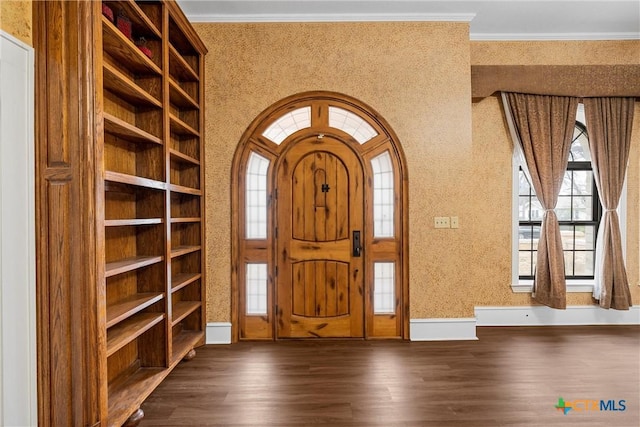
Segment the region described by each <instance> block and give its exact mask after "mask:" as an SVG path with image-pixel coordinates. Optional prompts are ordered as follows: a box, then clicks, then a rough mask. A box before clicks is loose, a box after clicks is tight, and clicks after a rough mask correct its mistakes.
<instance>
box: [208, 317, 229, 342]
mask: <svg viewBox="0 0 640 427" xmlns="http://www.w3.org/2000/svg"><path fill="white" fill-rule="evenodd" d="M205 344H231V323H229V322H211V323H207V337H206V342H205Z"/></svg>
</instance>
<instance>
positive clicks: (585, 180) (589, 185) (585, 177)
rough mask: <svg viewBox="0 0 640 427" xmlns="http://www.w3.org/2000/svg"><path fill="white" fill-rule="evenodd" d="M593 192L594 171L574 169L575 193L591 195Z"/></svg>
mask: <svg viewBox="0 0 640 427" xmlns="http://www.w3.org/2000/svg"><path fill="white" fill-rule="evenodd" d="M592 193H593V172H591V171H573V194H576V195H580V196H582V195H591V194H592Z"/></svg>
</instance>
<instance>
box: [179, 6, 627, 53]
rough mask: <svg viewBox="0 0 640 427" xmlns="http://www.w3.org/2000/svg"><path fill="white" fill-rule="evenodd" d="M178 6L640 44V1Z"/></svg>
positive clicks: (238, 18) (506, 36)
mask: <svg viewBox="0 0 640 427" xmlns="http://www.w3.org/2000/svg"><path fill="white" fill-rule="evenodd" d="M177 1H178V3H179V4H180V6H181V8H182V10H183V11H184V12H185V14H186V15H187V17H188V18H189V20H191V21H192V22H343V21H352V22H353V21H460V22H469V23H470V33H471V34H470V36H471V39H472V40H621V39H636V40H637V39H640V0H536V1H531V0H470V1H469V0H467V1H463V0H449V1H443V0H395V1H388V0H387V1H382V0H277V1H276V0H251V1H249V0H177ZM639 56H640V53H639Z"/></svg>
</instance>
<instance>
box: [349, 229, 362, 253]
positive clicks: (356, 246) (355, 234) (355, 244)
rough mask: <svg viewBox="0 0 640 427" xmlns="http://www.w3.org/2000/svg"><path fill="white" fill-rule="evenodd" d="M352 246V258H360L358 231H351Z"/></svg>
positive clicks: (360, 248) (360, 246)
mask: <svg viewBox="0 0 640 427" xmlns="http://www.w3.org/2000/svg"><path fill="white" fill-rule="evenodd" d="M351 243H352V245H353V253H352V255H353V256H360V255H361V254H362V244H361V242H360V230H354V231H353V240H352V242H351Z"/></svg>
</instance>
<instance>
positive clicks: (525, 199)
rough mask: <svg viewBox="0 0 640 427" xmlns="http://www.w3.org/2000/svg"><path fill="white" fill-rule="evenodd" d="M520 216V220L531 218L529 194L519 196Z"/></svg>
mask: <svg viewBox="0 0 640 427" xmlns="http://www.w3.org/2000/svg"><path fill="white" fill-rule="evenodd" d="M518 218H519V219H520V221H529V219H531V198H530V197H529V196H520V197H518Z"/></svg>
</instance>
